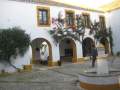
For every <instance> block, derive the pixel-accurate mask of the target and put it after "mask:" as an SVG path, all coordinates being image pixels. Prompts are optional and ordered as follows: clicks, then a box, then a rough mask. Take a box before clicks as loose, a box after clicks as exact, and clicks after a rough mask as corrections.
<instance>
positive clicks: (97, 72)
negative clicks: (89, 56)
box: [79, 58, 120, 90]
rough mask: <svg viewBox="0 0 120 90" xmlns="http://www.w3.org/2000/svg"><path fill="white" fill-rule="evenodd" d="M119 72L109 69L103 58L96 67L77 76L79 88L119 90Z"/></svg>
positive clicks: (98, 60)
mask: <svg viewBox="0 0 120 90" xmlns="http://www.w3.org/2000/svg"><path fill="white" fill-rule="evenodd" d="M119 79H120V70H117V69H113V68H112V67H109V65H108V60H107V59H105V58H98V59H97V66H96V67H95V68H91V69H88V70H85V71H84V72H83V73H80V74H79V81H80V87H81V88H83V89H85V90H120V80H119Z"/></svg>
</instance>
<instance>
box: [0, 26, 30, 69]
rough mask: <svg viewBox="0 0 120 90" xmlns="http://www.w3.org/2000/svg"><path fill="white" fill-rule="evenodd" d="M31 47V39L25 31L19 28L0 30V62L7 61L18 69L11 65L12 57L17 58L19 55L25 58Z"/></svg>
mask: <svg viewBox="0 0 120 90" xmlns="http://www.w3.org/2000/svg"><path fill="white" fill-rule="evenodd" d="M29 45H30V37H29V35H28V34H26V33H25V31H24V30H22V29H20V28H18V27H14V28H8V29H0V61H6V62H7V63H9V64H10V65H11V66H13V67H14V68H16V67H15V66H14V65H13V64H12V63H11V61H12V60H10V59H11V57H14V58H16V56H17V55H21V56H23V55H24V54H25V52H26V51H27V49H28V47H29ZM16 69H18V68H16Z"/></svg>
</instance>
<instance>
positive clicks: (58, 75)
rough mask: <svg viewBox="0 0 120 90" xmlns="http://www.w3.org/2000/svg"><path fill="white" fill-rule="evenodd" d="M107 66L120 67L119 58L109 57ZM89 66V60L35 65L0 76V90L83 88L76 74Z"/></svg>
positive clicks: (65, 89)
mask: <svg viewBox="0 0 120 90" xmlns="http://www.w3.org/2000/svg"><path fill="white" fill-rule="evenodd" d="M108 61H109V66H112V67H114V68H117V69H120V58H118V57H117V58H113V57H112V58H109V60H108ZM89 68H91V61H86V62H85V63H83V64H81V63H77V64H72V63H66V64H63V65H62V66H61V67H54V68H48V67H41V66H35V67H34V69H33V71H32V72H23V73H14V74H12V75H9V76H4V77H0V90H83V89H82V88H80V87H79V83H78V75H79V73H80V72H83V71H84V70H86V69H89Z"/></svg>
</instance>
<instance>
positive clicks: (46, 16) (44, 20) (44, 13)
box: [37, 7, 50, 26]
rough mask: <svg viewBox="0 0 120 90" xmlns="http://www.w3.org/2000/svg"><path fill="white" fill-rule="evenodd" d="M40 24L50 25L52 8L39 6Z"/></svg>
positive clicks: (38, 20)
mask: <svg viewBox="0 0 120 90" xmlns="http://www.w3.org/2000/svg"><path fill="white" fill-rule="evenodd" d="M37 23H38V26H46V25H50V9H49V8H46V7H37Z"/></svg>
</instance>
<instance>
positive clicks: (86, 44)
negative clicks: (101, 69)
mask: <svg viewBox="0 0 120 90" xmlns="http://www.w3.org/2000/svg"><path fill="white" fill-rule="evenodd" d="M92 45H94V46H95V43H94V41H93V39H91V38H89V37H87V38H85V39H84V40H83V42H82V51H83V57H86V56H89V55H90V54H91V50H92Z"/></svg>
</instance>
